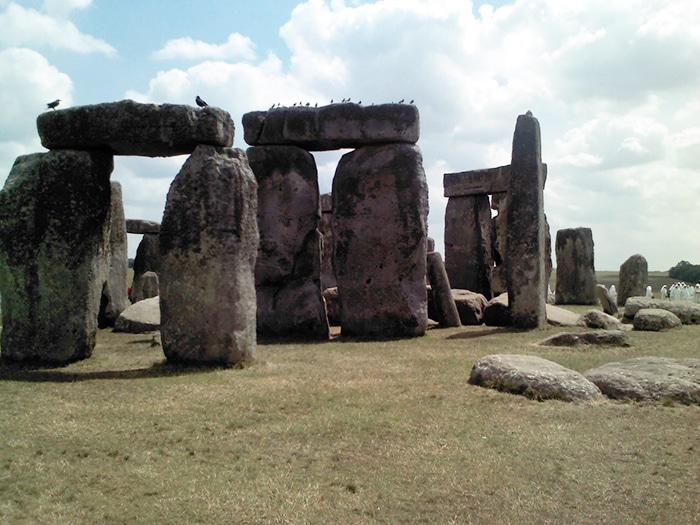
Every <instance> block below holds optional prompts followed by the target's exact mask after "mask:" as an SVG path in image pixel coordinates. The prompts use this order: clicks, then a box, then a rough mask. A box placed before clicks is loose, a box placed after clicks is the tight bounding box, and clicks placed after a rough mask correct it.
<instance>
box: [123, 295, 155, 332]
mask: <svg viewBox="0 0 700 525" xmlns="http://www.w3.org/2000/svg"><path fill="white" fill-rule="evenodd" d="M159 328H160V297H158V296H155V297H150V298H148V299H144V300H143V301H139V302H138V303H136V304H132V305H131V306H130V307H129V308H127V309H126V310H124V311H123V312H122V313H121V315H120V316H119V317H118V318H117V322H116V323H115V325H114V331H115V332H126V333H129V334H142V333H144V332H152V331H154V330H158V329H159Z"/></svg>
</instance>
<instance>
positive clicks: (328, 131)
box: [243, 103, 420, 151]
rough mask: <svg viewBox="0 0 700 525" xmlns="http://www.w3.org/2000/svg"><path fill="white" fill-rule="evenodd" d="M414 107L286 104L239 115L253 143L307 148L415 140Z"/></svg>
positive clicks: (417, 123) (416, 120)
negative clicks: (296, 105)
mask: <svg viewBox="0 0 700 525" xmlns="http://www.w3.org/2000/svg"><path fill="white" fill-rule="evenodd" d="M419 133H420V120H419V115H418V108H417V107H416V106H414V105H411V104H380V105H377V106H362V105H360V104H352V103H344V104H331V105H329V106H323V107H320V108H315V107H306V106H300V107H291V108H290V107H284V108H274V109H271V110H269V111H253V112H250V113H246V114H245V115H243V138H244V139H245V141H246V143H248V144H250V145H251V146H266V145H267V146H270V145H293V146H299V147H301V148H304V149H307V150H310V151H326V150H333V149H341V148H357V147H360V146H368V145H380V144H390V143H396V142H400V143H408V144H415V143H416V142H418V136H419Z"/></svg>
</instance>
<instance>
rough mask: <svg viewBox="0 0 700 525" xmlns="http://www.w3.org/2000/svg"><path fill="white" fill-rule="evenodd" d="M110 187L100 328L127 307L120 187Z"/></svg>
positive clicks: (122, 203) (125, 248)
mask: <svg viewBox="0 0 700 525" xmlns="http://www.w3.org/2000/svg"><path fill="white" fill-rule="evenodd" d="M110 187H111V205H110V213H109V216H110V220H109V223H110V225H109V253H110V262H109V278H108V279H107V282H106V283H105V286H104V289H103V290H102V298H101V300H100V312H99V314H98V317H97V323H98V326H99V327H100V328H105V327H107V326H114V323H115V322H116V321H117V318H118V317H119V314H121V313H122V312H123V311H124V309H125V308H126V307H127V306H128V297H127V271H128V267H129V251H128V247H127V241H126V222H125V220H124V201H123V200H122V186H121V184H119V183H118V182H116V181H113V182H112V183H111V186H110Z"/></svg>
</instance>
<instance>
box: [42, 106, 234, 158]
mask: <svg viewBox="0 0 700 525" xmlns="http://www.w3.org/2000/svg"><path fill="white" fill-rule="evenodd" d="M37 128H38V130H39V137H41V144H42V146H44V147H45V148H47V149H103V150H107V151H110V152H112V153H113V154H114V155H141V156H145V157H169V156H173V155H183V154H187V153H192V152H193V151H194V149H195V148H196V147H197V145H199V144H209V145H212V146H223V147H230V146H231V145H232V144H233V135H234V124H233V120H232V119H231V115H229V114H228V113H227V112H226V111H224V110H222V109H219V108H214V107H211V106H209V107H206V108H202V109H199V108H195V107H192V106H186V105H178V104H161V105H155V104H141V103H138V102H134V101H133V100H122V101H120V102H110V103H105V104H93V105H88V106H76V107H72V108H68V109H62V110H58V111H45V112H43V113H41V114H40V115H39V117H38V118H37Z"/></svg>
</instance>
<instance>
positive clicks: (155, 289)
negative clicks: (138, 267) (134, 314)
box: [131, 271, 160, 304]
mask: <svg viewBox="0 0 700 525" xmlns="http://www.w3.org/2000/svg"><path fill="white" fill-rule="evenodd" d="M156 295H160V280H159V279H158V274H157V273H156V272H150V271H149V272H146V273H144V274H142V275H141V276H139V280H138V282H135V283H134V284H132V287H131V302H132V303H134V304H136V303H138V302H139V301H143V300H144V299H150V298H151V297H155V296H156Z"/></svg>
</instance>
